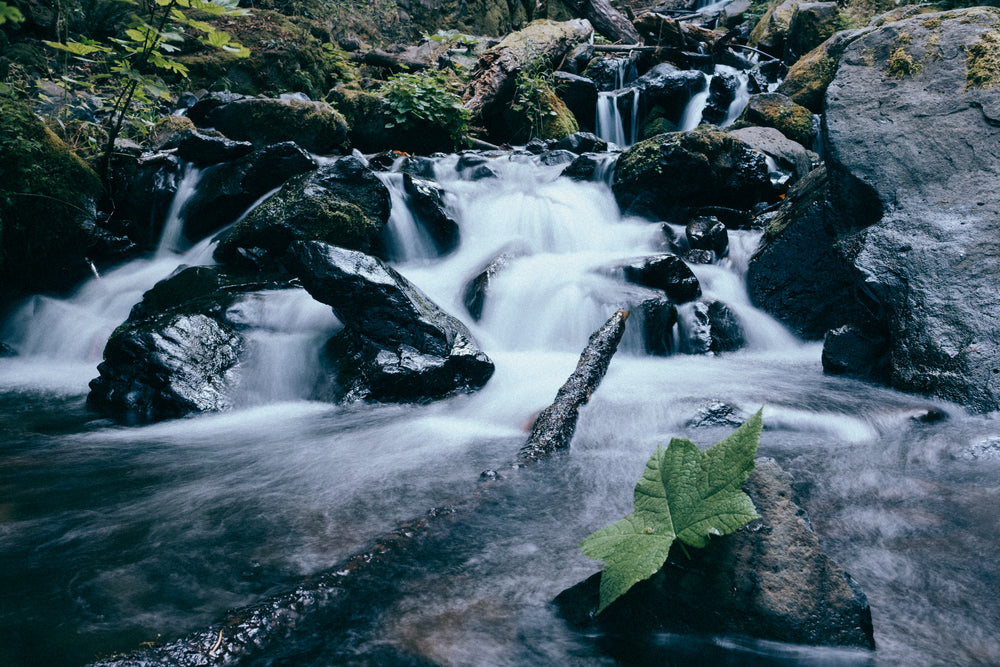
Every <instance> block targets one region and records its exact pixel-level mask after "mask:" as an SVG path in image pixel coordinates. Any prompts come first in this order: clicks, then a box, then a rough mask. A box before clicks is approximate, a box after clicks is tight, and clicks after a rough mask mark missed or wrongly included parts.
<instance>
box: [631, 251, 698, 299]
mask: <svg viewBox="0 0 1000 667" xmlns="http://www.w3.org/2000/svg"><path fill="white" fill-rule="evenodd" d="M622 270H623V271H624V274H625V279H626V280H627V281H629V282H630V283H634V284H636V285H642V286H644V287H652V288H654V289H660V290H663V291H664V292H665V293H666V295H667V296H669V297H670V298H671V299H672V300H673V301H674V303H685V302H687V301H692V300H694V299H697V298H698V297H699V296H701V285H700V284H699V283H698V278H697V277H695V275H694V273H693V272H692V271H691V269H690V268H688V265H687V264H685V263H684V260H682V259H681V258H680V257H677V256H676V255H657V256H655V257H647V258H645V259H641V260H638V261H636V262H633V263H632V264H627V265H625V266H623V267H622Z"/></svg>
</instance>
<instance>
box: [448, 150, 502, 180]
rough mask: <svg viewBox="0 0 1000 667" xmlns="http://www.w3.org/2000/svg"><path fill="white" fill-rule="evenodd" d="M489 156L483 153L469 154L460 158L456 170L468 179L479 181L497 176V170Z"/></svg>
mask: <svg viewBox="0 0 1000 667" xmlns="http://www.w3.org/2000/svg"><path fill="white" fill-rule="evenodd" d="M489 161H490V160H489V158H487V157H484V156H482V155H476V154H467V155H463V156H462V157H460V158H459V159H458V163H457V164H456V165H455V170H456V171H457V172H458V173H459V175H460V176H461V177H462V178H463V179H464V180H466V181H479V180H482V179H484V178H497V173H496V171H494V170H493V167H491V166H490V164H489Z"/></svg>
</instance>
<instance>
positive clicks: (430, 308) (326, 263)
mask: <svg viewBox="0 0 1000 667" xmlns="http://www.w3.org/2000/svg"><path fill="white" fill-rule="evenodd" d="M285 264H286V265H287V266H288V268H289V269H290V270H291V271H292V272H293V273H294V274H295V275H296V276H298V277H299V278H300V279H301V281H302V284H303V286H304V287H305V288H306V290H307V291H308V292H309V293H310V294H311V295H312V296H313V298H315V299H316V300H318V301H321V302H323V303H326V304H328V305H330V306H331V307H332V308H333V310H334V313H336V315H337V317H338V319H340V320H341V321H342V322H343V323H344V330H343V331H342V332H341V333H340V334H338V335H337V336H336V337H335V338H334V339H333V340H332V341H331V343H330V345H329V346H328V353H329V355H330V356H331V361H333V363H334V364H335V365H336V366H337V367H338V378H337V383H338V384H339V390H338V393H340V394H341V397H342V398H344V399H346V400H358V399H368V400H376V401H421V400H427V399H430V398H439V397H442V396H446V395H448V394H452V393H455V392H457V391H468V390H473V389H478V388H480V387H482V386H483V385H484V384H486V381H487V380H489V378H490V377H491V376H492V375H493V362H492V361H490V359H489V358H488V357H487V356H486V355H485V354H484V353H483V352H482V351H480V350H479V349H478V347H477V346H476V343H475V340H474V339H473V337H472V334H471V333H470V332H469V330H468V328H467V327H466V326H465V325H464V324H462V322H460V321H459V320H457V319H456V318H454V317H452V316H451V315H449V314H447V313H445V312H444V311H443V310H441V309H440V308H438V307H437V305H435V304H434V303H433V302H432V301H431V300H430V299H429V298H428V297H427V295H426V294H424V293H423V292H421V291H420V290H419V289H417V287H416V286H414V285H413V284H412V283H410V282H409V281H408V280H406V278H404V277H403V276H401V275H400V274H398V273H397V272H396V271H395V270H393V269H392V268H390V267H388V266H386V265H385V264H383V263H382V262H381V261H380V260H378V259H376V258H375V257H371V256H369V255H365V254H363V253H360V252H356V251H353V250H346V249H344V248H338V247H335V246H331V245H328V244H325V243H321V242H319V241H298V242H295V243H293V244H292V245H291V246H290V248H289V251H288V253H287V254H286V256H285Z"/></svg>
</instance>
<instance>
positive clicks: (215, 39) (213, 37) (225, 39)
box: [207, 30, 233, 49]
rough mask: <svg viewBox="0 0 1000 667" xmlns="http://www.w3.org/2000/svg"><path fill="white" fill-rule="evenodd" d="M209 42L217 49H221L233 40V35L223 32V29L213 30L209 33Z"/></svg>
mask: <svg viewBox="0 0 1000 667" xmlns="http://www.w3.org/2000/svg"><path fill="white" fill-rule="evenodd" d="M207 39H208V43H209V44H211V45H212V46H214V47H215V48H217V49H221V48H222V47H223V46H225V45H226V44H228V43H229V42H231V41H232V39H233V38H232V37H230V36H229V34H228V33H225V32H222V31H221V30H213V31H211V32H209V33H208V37H207Z"/></svg>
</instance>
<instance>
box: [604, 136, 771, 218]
mask: <svg viewBox="0 0 1000 667" xmlns="http://www.w3.org/2000/svg"><path fill="white" fill-rule="evenodd" d="M612 188H613V190H614V193H615V198H616V199H617V200H618V203H619V205H620V206H621V207H622V210H624V211H629V212H630V213H634V214H637V215H646V216H648V217H652V218H659V219H666V220H670V219H672V218H678V215H677V214H678V209H683V210H687V209H689V208H690V207H697V206H707V205H719V206H729V207H732V208H740V209H749V208H751V207H753V205H754V204H756V203H758V202H761V201H769V200H773V199H776V198H777V193H776V192H775V191H774V190H773V188H772V187H771V181H770V178H769V177H768V169H767V161H766V159H765V158H764V155H763V154H762V153H760V152H758V151H755V150H753V149H752V148H750V147H749V146H747V145H746V144H745V143H743V142H742V141H740V140H739V139H737V138H736V137H734V136H732V135H730V134H727V133H725V132H720V131H718V130H699V131H695V132H673V133H669V134H661V135H658V136H655V137H653V138H651V139H646V140H644V141H640V142H639V143H637V144H635V145H634V146H632V147H631V148H630V149H628V150H627V151H626V152H624V153H623V154H622V156H621V157H620V158H619V159H618V164H617V166H616V167H615V178H614V184H613V186H612ZM686 220H687V216H680V217H679V218H678V221H680V222H684V221H686Z"/></svg>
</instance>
